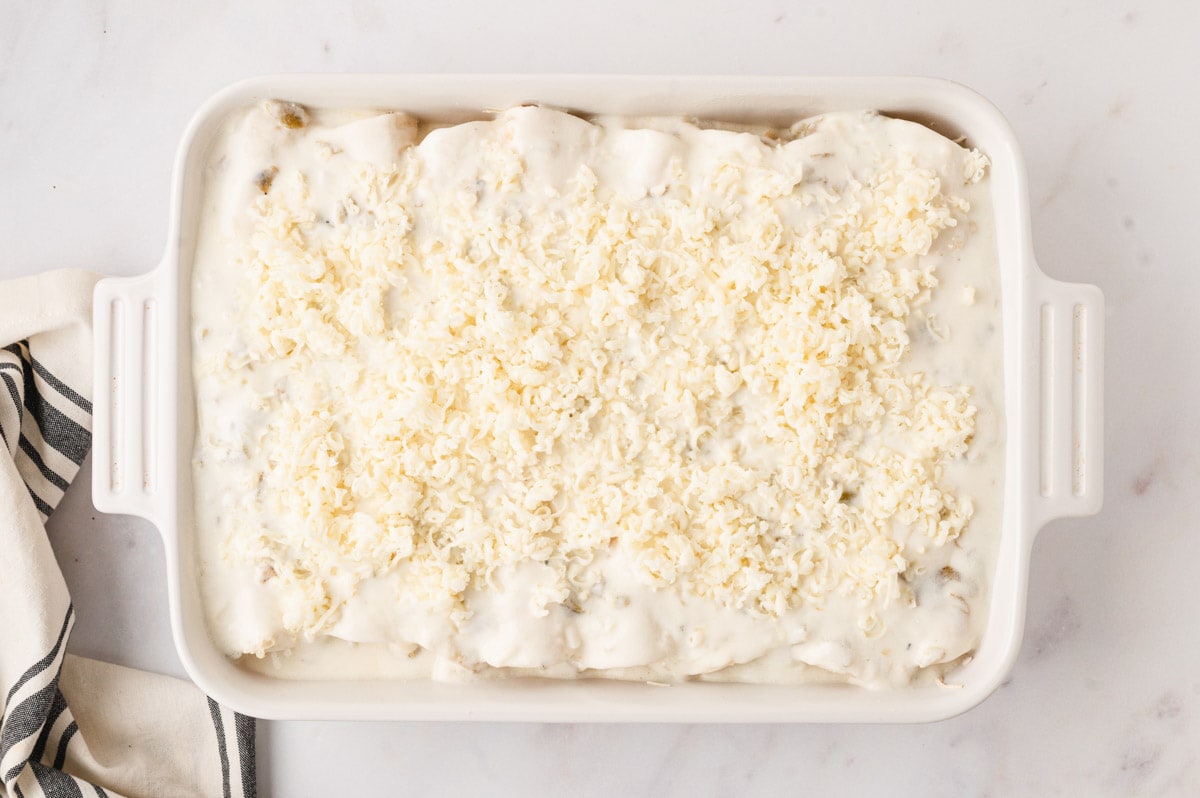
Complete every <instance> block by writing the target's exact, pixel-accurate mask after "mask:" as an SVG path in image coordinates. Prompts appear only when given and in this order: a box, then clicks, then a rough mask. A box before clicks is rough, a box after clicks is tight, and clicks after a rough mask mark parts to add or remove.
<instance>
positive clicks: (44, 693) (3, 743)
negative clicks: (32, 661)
mask: <svg viewBox="0 0 1200 798" xmlns="http://www.w3.org/2000/svg"><path fill="white" fill-rule="evenodd" d="M57 692H58V674H55V676H54V681H52V682H50V684H48V685H46V686H45V687H43V688H42V689H41V690H38V691H37V692H36V693H34V694H33V695H31V696H29V697H28V698H26V699H25V700H24V701H22V702H21V703H20V704H17V708H16V709H14V710H13V711H12V712H9V713H8V715H7V716H6V717H5V718H4V728H3V729H2V730H0V761H2V760H4V759H5V758H6V757H7V756H8V752H9V751H11V750H12V747H13V746H14V745H16V744H17V743H19V742H21V741H23V740H28V739H29V738H30V737H32V736H33V735H35V734H37V733H38V732H39V731H40V730H41V728H42V724H43V723H45V722H46V715H47V714H48V713H49V712H50V706H51V705H52V704H53V703H54V694H55V693H57ZM35 744H36V743H35ZM26 762H27V760H24V759H23V760H21V761H20V762H18V763H17V764H15V765H13V766H12V767H11V768H9V770H8V772H7V773H5V774H4V783H5V784H7V783H8V782H10V781H12V780H13V779H15V778H16V777H17V774H18V773H20V772H21V771H22V770H23V769H24V768H25V764H26Z"/></svg>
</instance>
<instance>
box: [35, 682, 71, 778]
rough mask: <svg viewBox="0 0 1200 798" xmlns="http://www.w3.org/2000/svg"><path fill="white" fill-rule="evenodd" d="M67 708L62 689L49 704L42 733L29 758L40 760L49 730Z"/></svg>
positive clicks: (44, 749) (47, 740) (48, 738)
mask: <svg viewBox="0 0 1200 798" xmlns="http://www.w3.org/2000/svg"><path fill="white" fill-rule="evenodd" d="M66 709H67V699H66V698H65V697H64V696H63V694H62V690H59V691H57V692H56V693H55V694H54V702H53V703H52V704H51V705H50V713H49V714H48V715H46V722H45V723H44V724H42V733H41V734H39V735H38V739H37V745H35V746H34V747H33V753H32V754H30V755H29V758H30V759H36V760H37V761H38V762H41V761H42V754H43V753H45V751H46V744H47V743H48V742H50V730H51V729H53V728H54V724H55V723H57V722H58V719H59V717H60V716H61V715H62V713H63V712H64V711H66Z"/></svg>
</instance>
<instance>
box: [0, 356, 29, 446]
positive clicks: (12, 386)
mask: <svg viewBox="0 0 1200 798" xmlns="http://www.w3.org/2000/svg"><path fill="white" fill-rule="evenodd" d="M7 365H8V364H0V366H7ZM0 377H4V382H5V385H7V386H8V396H11V397H12V406H13V407H14V408H17V432H20V415H22V413H23V412H24V410H23V404H22V401H20V391H18V390H17V383H16V382H13V379H12V376H11V374H5V373H4V372H2V371H0ZM4 439H5V443H7V442H8V436H7V434H6V436H5V437H4Z"/></svg>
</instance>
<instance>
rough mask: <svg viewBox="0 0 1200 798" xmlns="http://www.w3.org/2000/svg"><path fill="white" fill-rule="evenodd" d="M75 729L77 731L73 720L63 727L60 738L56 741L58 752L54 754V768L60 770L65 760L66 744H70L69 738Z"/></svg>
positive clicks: (77, 727) (72, 735)
mask: <svg viewBox="0 0 1200 798" xmlns="http://www.w3.org/2000/svg"><path fill="white" fill-rule="evenodd" d="M77 731H79V725H78V724H77V723H75V721H71V722H70V723H68V724H67V728H65V729H63V733H62V739H61V740H59V742H58V753H57V754H55V756H54V769H55V770H62V766H63V763H65V762H66V761H67V746H68V745H70V744H71V738H72V737H74V736H75V732H77Z"/></svg>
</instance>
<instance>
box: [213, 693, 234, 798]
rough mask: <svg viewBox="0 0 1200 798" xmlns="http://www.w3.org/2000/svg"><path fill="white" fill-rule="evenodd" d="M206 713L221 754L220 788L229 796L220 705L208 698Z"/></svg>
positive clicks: (226, 752) (226, 750) (223, 728)
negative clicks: (208, 715) (209, 717)
mask: <svg viewBox="0 0 1200 798" xmlns="http://www.w3.org/2000/svg"><path fill="white" fill-rule="evenodd" d="M208 714H210V715H212V722H213V727H214V728H215V729H216V731H217V753H218V754H220V756H221V789H222V791H223V792H222V795H223V796H224V798H230V794H231V790H230V786H229V750H228V749H227V748H226V747H225V725H224V724H223V723H222V722H221V707H220V706H219V705H218V704H217V702H216V701H213V700H212V699H211V698H210V699H208Z"/></svg>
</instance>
